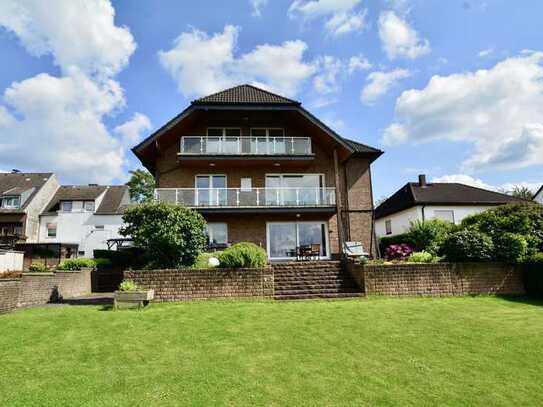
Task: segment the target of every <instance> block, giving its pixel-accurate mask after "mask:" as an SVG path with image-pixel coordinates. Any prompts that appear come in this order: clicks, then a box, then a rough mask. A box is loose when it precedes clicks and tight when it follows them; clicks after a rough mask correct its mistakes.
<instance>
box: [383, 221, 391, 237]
mask: <svg viewBox="0 0 543 407" xmlns="http://www.w3.org/2000/svg"><path fill="white" fill-rule="evenodd" d="M385 233H386V234H387V235H391V234H392V221H391V220H390V219H389V220H385Z"/></svg>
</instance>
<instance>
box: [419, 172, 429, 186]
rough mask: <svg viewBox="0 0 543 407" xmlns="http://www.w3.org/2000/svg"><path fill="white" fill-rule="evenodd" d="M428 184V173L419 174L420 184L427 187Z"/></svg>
mask: <svg viewBox="0 0 543 407" xmlns="http://www.w3.org/2000/svg"><path fill="white" fill-rule="evenodd" d="M426 185H428V184H426V174H419V186H421V187H425V186H426Z"/></svg>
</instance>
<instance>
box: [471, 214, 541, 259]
mask: <svg viewBox="0 0 543 407" xmlns="http://www.w3.org/2000/svg"><path fill="white" fill-rule="evenodd" d="M462 226H463V227H465V228H473V229H477V230H478V231H480V232H483V233H485V234H487V235H488V236H490V237H491V238H492V240H494V241H496V240H497V238H498V237H499V236H501V235H503V234H504V233H514V234H518V235H521V236H523V237H524V239H525V240H526V243H527V244H528V247H527V253H528V255H531V254H534V253H537V252H539V251H542V250H543V206H542V205H538V204H536V203H518V204H510V205H502V206H498V207H497V208H495V209H490V210H488V211H484V212H481V213H478V214H476V215H473V216H470V217H467V218H465V219H464V220H463V221H462Z"/></svg>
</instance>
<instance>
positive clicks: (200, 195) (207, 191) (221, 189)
mask: <svg viewBox="0 0 543 407" xmlns="http://www.w3.org/2000/svg"><path fill="white" fill-rule="evenodd" d="M195 187H196V196H195V199H196V202H195V204H196V206H208V205H209V206H217V205H225V204H226V176H224V175H197V176H196V181H195Z"/></svg>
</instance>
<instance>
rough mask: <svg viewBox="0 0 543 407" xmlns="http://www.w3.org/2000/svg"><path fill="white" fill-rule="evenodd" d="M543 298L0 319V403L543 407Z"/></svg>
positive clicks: (35, 314)
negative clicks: (540, 299) (537, 301)
mask: <svg viewBox="0 0 543 407" xmlns="http://www.w3.org/2000/svg"><path fill="white" fill-rule="evenodd" d="M542 380H543V304H541V303H540V304H537V303H531V302H530V301H521V300H507V299H503V298H494V297H478V298H447V299H369V300H352V301H329V302H325V301H316V302H313V301H307V302H192V303H181V304H158V305H152V306H151V307H149V308H148V309H146V310H144V311H142V312H138V311H118V312H113V311H104V310H102V309H101V308H100V307H96V306H84V307H83V306H62V307H42V308H33V309H27V310H22V311H18V312H15V313H12V314H8V315H3V316H0V405H2V406H4V405H6V406H12V405H15V406H34V405H39V406H44V405H51V406H53V405H54V406H59V405H63V406H78V405H100V406H113V405H115V406H135V405H142V406H153V405H172V406H173V405H187V404H188V405H213V406H215V405H438V404H439V405H485V406H490V405H492V406H498V405H513V404H516V405H542V404H543V393H542V391H541V384H542Z"/></svg>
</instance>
